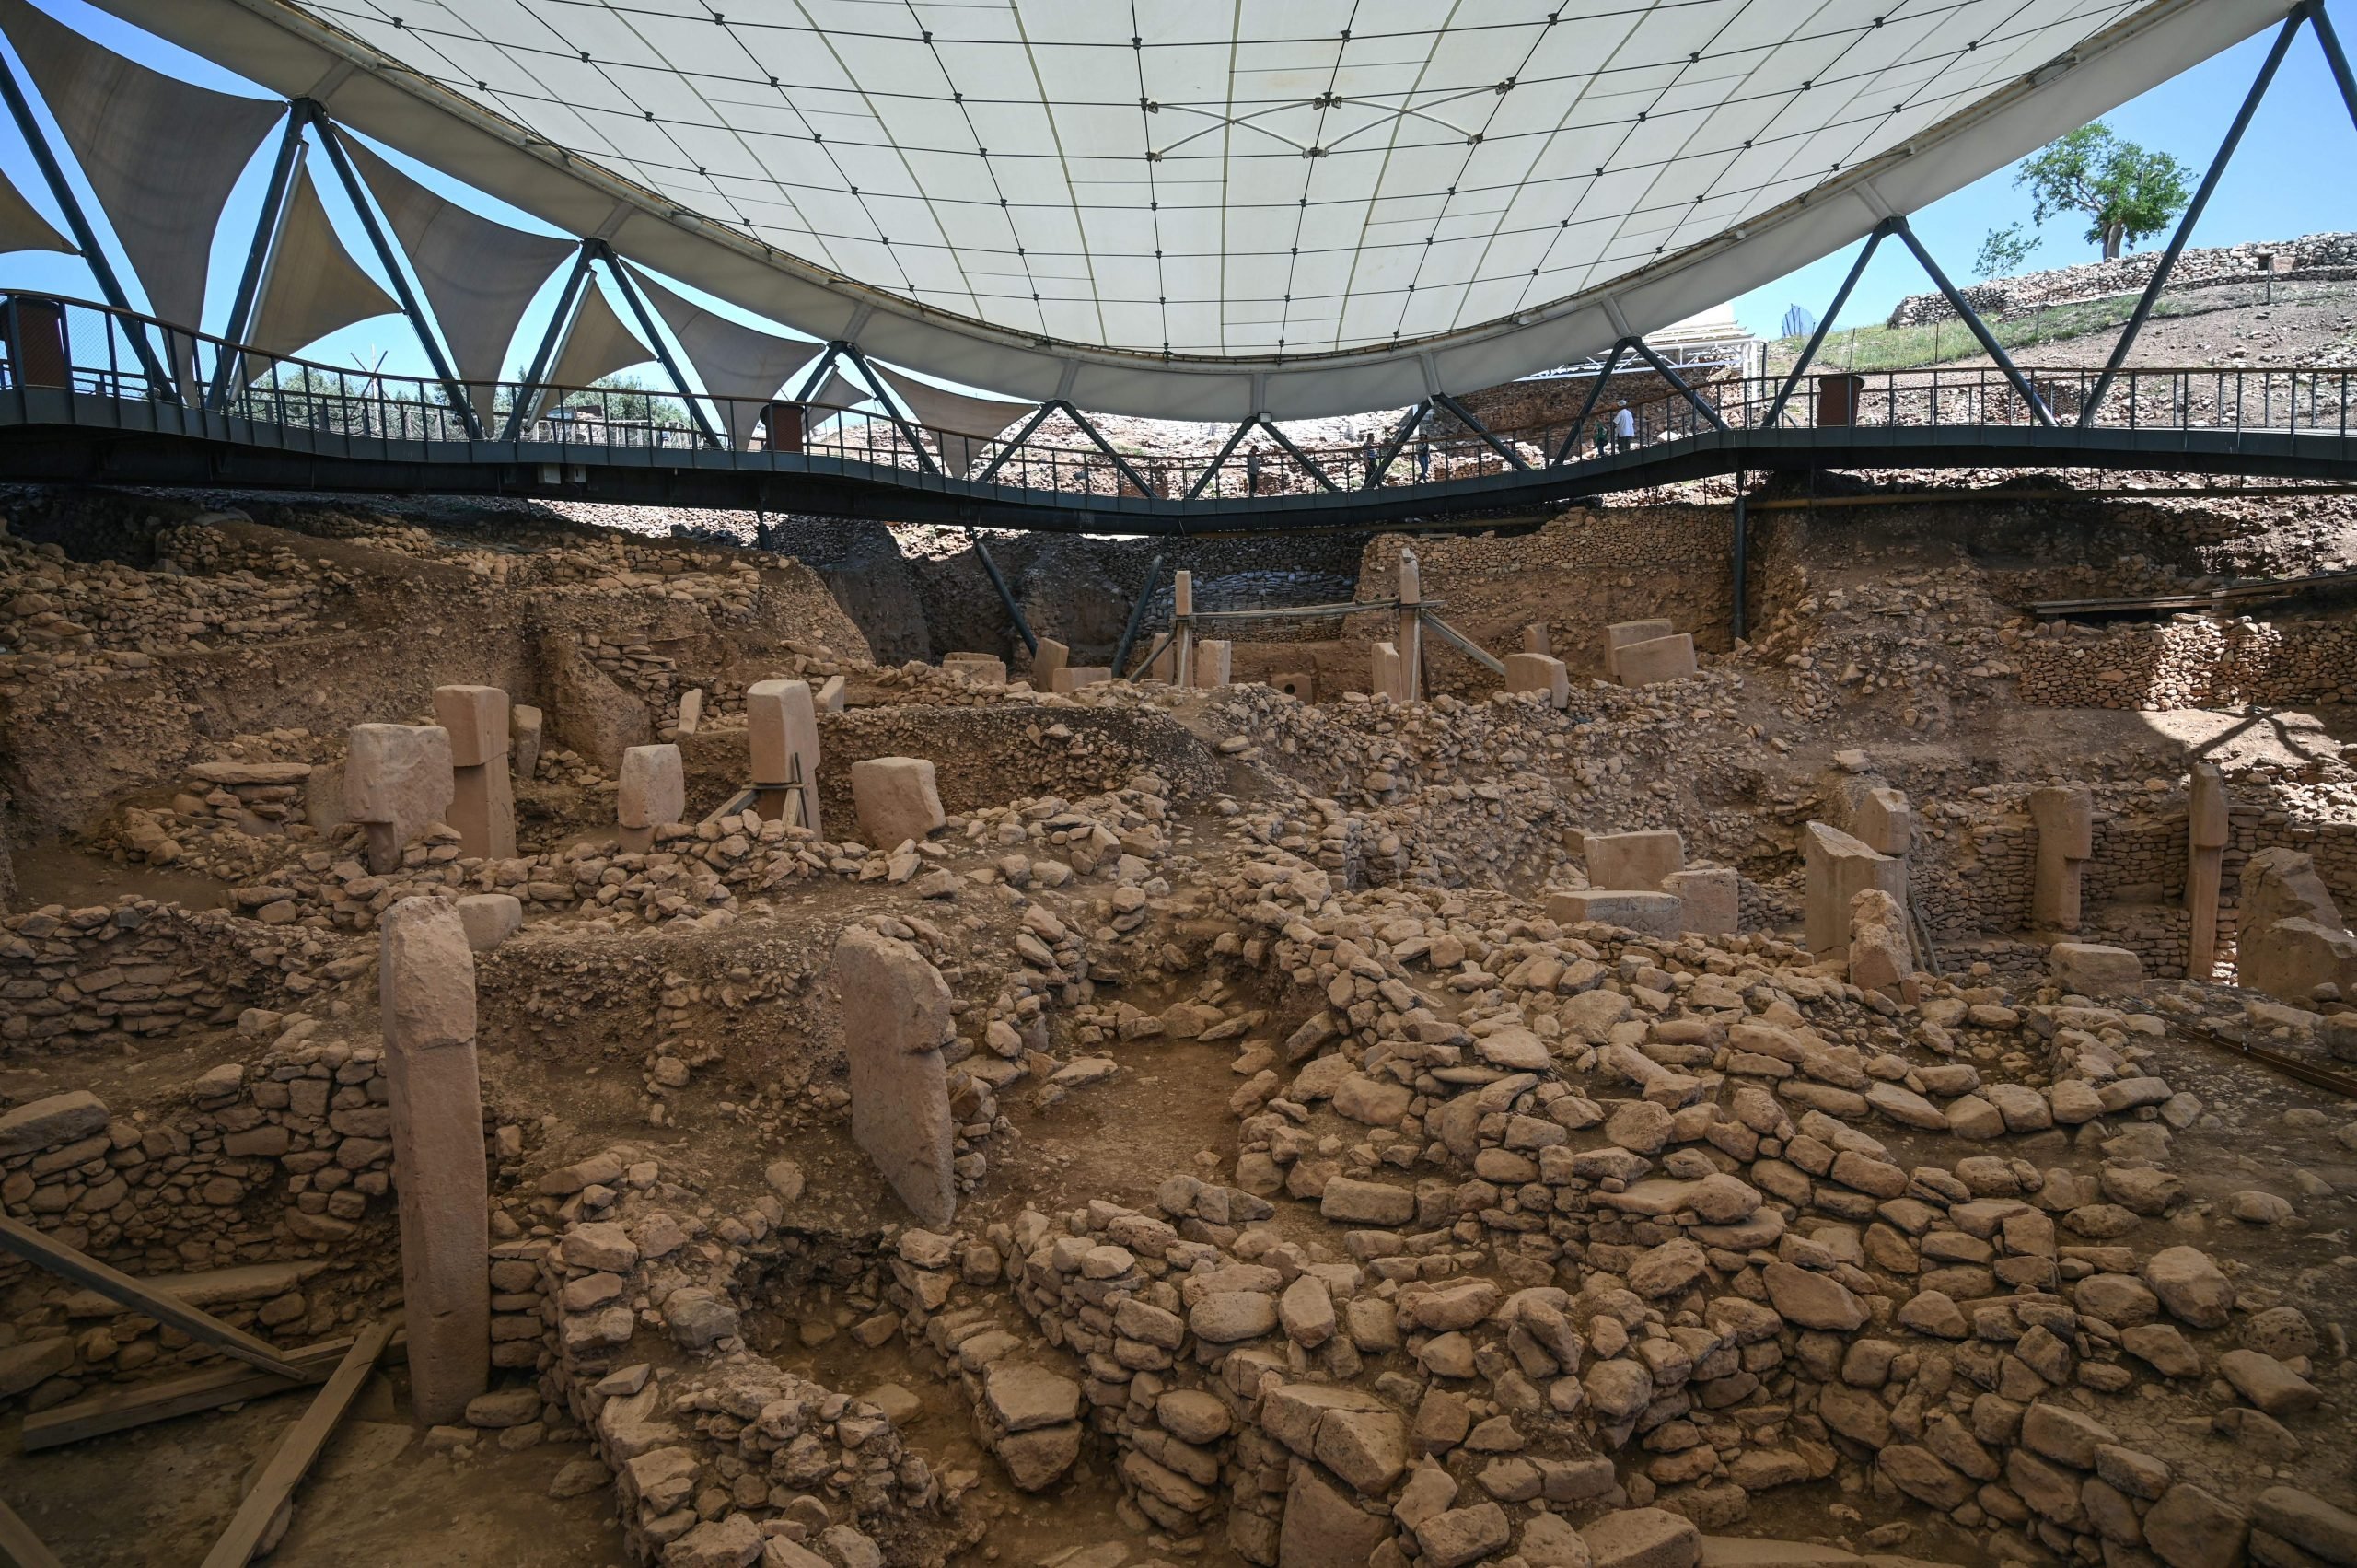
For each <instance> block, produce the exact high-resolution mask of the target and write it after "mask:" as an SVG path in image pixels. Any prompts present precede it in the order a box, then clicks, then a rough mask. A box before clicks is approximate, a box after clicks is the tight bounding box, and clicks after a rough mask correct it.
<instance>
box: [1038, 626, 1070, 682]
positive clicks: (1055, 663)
mask: <svg viewBox="0 0 2357 1568" xmlns="http://www.w3.org/2000/svg"><path fill="white" fill-rule="evenodd" d="M1070 663H1072V650H1071V649H1070V648H1068V647H1066V646H1065V645H1063V644H1062V643H1059V642H1057V641H1056V640H1055V639H1054V638H1053V637H1042V638H1040V639H1039V650H1038V651H1037V652H1035V653H1034V654H1032V656H1031V689H1032V690H1033V691H1054V690H1055V689H1056V685H1055V682H1056V671H1058V670H1060V669H1062V668H1064V667H1065V666H1066V665H1068V664H1070Z"/></svg>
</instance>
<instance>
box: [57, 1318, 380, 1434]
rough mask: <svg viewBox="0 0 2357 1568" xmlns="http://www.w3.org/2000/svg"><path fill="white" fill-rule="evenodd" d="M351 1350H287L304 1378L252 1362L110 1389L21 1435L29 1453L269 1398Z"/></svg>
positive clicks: (347, 1342)
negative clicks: (261, 1369) (258, 1368)
mask: <svg viewBox="0 0 2357 1568" xmlns="http://www.w3.org/2000/svg"><path fill="white" fill-rule="evenodd" d="M351 1348H352V1340H351V1338H350V1337H349V1336H346V1337H344V1338H343V1339H335V1340H324V1341H322V1342H319V1343H318V1344H315V1345H306V1346H304V1347H303V1348H302V1349H301V1350H296V1351H289V1352H287V1359H288V1360H290V1361H292V1362H294V1363H295V1364H296V1366H297V1367H298V1368H299V1369H300V1370H301V1371H302V1374H303V1376H302V1379H301V1381H299V1382H297V1381H291V1380H289V1379H287V1378H284V1377H281V1376H278V1375H277V1374H276V1373H273V1372H257V1371H256V1370H254V1369H253V1368H252V1367H250V1366H246V1365H228V1366H207V1367H203V1368H201V1369H199V1370H197V1371H194V1372H190V1373H184V1374H182V1375H181V1376H177V1377H167V1378H164V1379H162V1380H160V1381H158V1382H154V1383H141V1384H136V1385H134V1386H133V1387H130V1388H107V1389H102V1390H101V1391H99V1392H98V1393H95V1394H90V1395H87V1396H86V1397H84V1398H82V1399H78V1400H72V1401H70V1402H68V1403H65V1404H62V1405H52V1406H51V1407H50V1408H49V1409H47V1410H45V1411H35V1412H34V1413H32V1414H31V1415H29V1416H27V1417H25V1421H24V1427H23V1430H22V1433H21V1434H20V1436H19V1438H18V1441H19V1443H20V1444H21V1446H23V1448H24V1450H25V1452H26V1453H28V1454H31V1453H38V1452H39V1451H41V1449H43V1448H55V1447H58V1446H62V1445H64V1444H67V1443H79V1442H81V1441H82V1440H83V1439H84V1438H86V1437H103V1436H105V1435H106V1434H108V1433H110V1432H125V1431H128V1430H130V1429H131V1428H132V1427H134V1426H145V1425H146V1424H147V1423H149V1422H154V1421H169V1420H171V1419H172V1418H173V1417H174V1416H180V1415H193V1414H195V1413H196V1412H197V1411H210V1410H219V1409H220V1408H221V1407H222V1406H223V1405H234V1404H237V1403H238V1402H239V1401H241V1400H260V1399H267V1398H268V1397H269V1396H271V1395H273V1394H284V1393H289V1392H291V1391H293V1390H294V1389H296V1388H318V1387H319V1385H320V1384H322V1383H324V1382H326V1381H327V1380H328V1377H329V1375H330V1374H331V1373H333V1372H334V1371H335V1369H336V1364H337V1363H338V1362H341V1361H342V1360H343V1355H344V1353H345V1352H346V1351H348V1350H350V1349H351ZM408 1350H409V1336H408V1335H407V1334H402V1333H397V1334H395V1335H394V1336H393V1342H392V1347H391V1348H390V1349H389V1350H388V1351H386V1353H384V1355H383V1356H382V1357H381V1358H379V1364H380V1365H388V1366H391V1365H400V1364H401V1362H402V1361H403V1360H405V1359H407V1353H408Z"/></svg>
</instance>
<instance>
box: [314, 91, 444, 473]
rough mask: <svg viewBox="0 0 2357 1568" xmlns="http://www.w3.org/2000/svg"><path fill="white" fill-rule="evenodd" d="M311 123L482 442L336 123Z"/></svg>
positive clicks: (404, 308) (431, 357) (428, 351)
mask: <svg viewBox="0 0 2357 1568" xmlns="http://www.w3.org/2000/svg"><path fill="white" fill-rule="evenodd" d="M315 123H317V124H318V126H319V146H320V148H321V150H323V151H324V152H326V154H327V155H328V162H329V164H330V165H331V166H332V167H333V168H334V169H335V177H336V180H337V182H338V183H339V184H341V185H342V186H343V193H344V196H345V198H346V199H347V200H349V201H350V202H351V203H352V210H353V211H354V212H355V213H357V214H358V215H360V226H361V227H362V228H363V229H364V230H366V232H367V235H368V243H369V245H370V247H371V248H372V249H374V250H376V252H377V264H378V265H379V266H381V267H383V268H384V269H385V276H386V278H387V280H388V281H389V282H390V283H391V284H392V285H393V297H394V298H395V299H396V300H399V301H400V302H401V314H402V315H404V316H406V317H408V318H409V324H410V330H411V331H414V332H415V333H416V334H417V341H418V343H419V344H420V345H421V346H422V347H424V350H425V357H426V359H427V360H428V361H430V362H431V363H432V365H433V366H434V375H435V379H437V380H439V381H440V382H441V383H442V389H443V390H444V391H445V392H446V393H447V394H448V395H449V399H450V408H451V412H454V413H456V414H457V415H458V416H459V423H460V424H463V425H465V426H466V427H467V434H468V435H470V436H473V437H474V438H475V439H476V440H478V441H480V440H482V435H483V430H482V420H480V419H478V418H477V417H476V416H475V405H474V400H473V399H471V398H470V397H468V396H467V389H466V388H465V387H463V386H461V385H460V384H459V377H458V376H457V375H456V374H455V373H454V372H453V371H452V370H451V368H450V361H449V358H448V356H447V355H446V354H444V353H443V352H442V341H441V340H440V339H439V338H437V337H435V335H434V329H433V328H432V327H431V326H430V325H428V324H427V322H426V319H425V310H424V307H422V306H420V305H419V304H418V302H417V292H416V291H415V290H414V289H412V288H411V287H410V286H409V274H408V273H404V272H403V271H401V253H400V252H399V251H397V250H394V249H393V242H392V238H391V237H390V236H389V235H388V234H386V232H385V226H384V225H383V224H381V223H379V222H377V209H376V207H375V206H374V205H372V204H371V203H370V202H369V199H368V188H367V187H366V185H363V184H362V183H361V182H360V176H359V175H358V174H357V173H355V172H354V170H353V167H352V160H351V159H350V158H348V157H345V156H344V152H343V134H342V133H341V132H340V131H338V129H337V128H336V123H335V122H334V121H332V120H330V119H329V118H328V117H327V116H326V115H324V114H321V115H318V116H316V117H315Z"/></svg>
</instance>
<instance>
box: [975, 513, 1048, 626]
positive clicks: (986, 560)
mask: <svg viewBox="0 0 2357 1568" xmlns="http://www.w3.org/2000/svg"><path fill="white" fill-rule="evenodd" d="M966 542H967V543H968V544H970V545H972V546H973V547H974V554H975V555H976V556H977V557H979V558H980V559H981V563H982V570H983V571H984V572H987V573H988V574H990V579H991V587H994V588H996V589H997V590H998V601H999V603H1001V604H1003V605H1004V606H1006V618H1007V619H1008V620H1009V621H1014V622H1015V634H1016V636H1018V637H1020V638H1022V639H1023V648H1024V651H1025V652H1026V653H1030V654H1037V653H1038V652H1039V638H1037V637H1035V636H1033V635H1032V634H1031V623H1030V622H1029V621H1026V620H1024V619H1023V607H1022V606H1021V605H1019V604H1016V602H1015V592H1014V590H1013V589H1011V588H1009V587H1007V586H1006V578H1005V577H1004V575H1002V574H1001V573H1000V572H999V569H998V563H997V562H995V561H993V560H992V559H991V552H990V551H989V549H988V548H987V547H986V546H985V545H984V544H983V543H982V536H981V535H980V534H978V533H976V532H975V531H974V525H973V524H971V523H969V524H967V525H966Z"/></svg>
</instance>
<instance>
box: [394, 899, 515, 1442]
mask: <svg viewBox="0 0 2357 1568" xmlns="http://www.w3.org/2000/svg"><path fill="white" fill-rule="evenodd" d="M377 1010H378V1013H379V1015H380V1018H381V1024H382V1028H383V1031H384V1041H385V1086H386V1089H387V1091H388V1093H387V1097H386V1101H387V1109H389V1111H390V1112H391V1120H392V1144H393V1180H394V1183H395V1185H396V1186H397V1188H398V1189H399V1191H400V1194H401V1296H402V1302H403V1306H404V1308H405V1312H406V1316H407V1319H408V1328H409V1381H410V1408H411V1411H412V1413H413V1415H414V1416H415V1418H416V1419H417V1420H418V1421H419V1422H421V1423H425V1424H429V1425H438V1424H441V1423H447V1422H454V1421H457V1420H458V1419H459V1417H460V1416H461V1415H462V1414H463V1413H464V1412H465V1411H466V1408H467V1401H468V1400H471V1399H473V1398H474V1397H475V1396H476V1395H478V1394H480V1393H482V1391H483V1389H484V1388H486V1387H487V1386H488V1385H489V1383H490V1381H491V1256H490V1254H491V1226H490V1222H489V1216H488V1214H487V1212H486V1205H487V1203H488V1202H489V1196H488V1181H489V1176H488V1172H487V1168H486V1165H485V1161H484V1158H483V1147H482V1086H481V1084H480V1082H479V1081H478V1079H477V1076H476V1072H475V962H474V954H473V953H472V951H471V950H470V948H469V946H468V942H467V927H466V923H465V921H464V920H463V919H462V918H461V917H460V916H459V911H458V908H457V906H456V905H454V904H450V903H447V902H444V901H443V900H439V899H424V898H419V899H403V900H401V901H400V902H399V903H396V904H395V905H393V907H392V908H391V909H389V910H388V911H386V912H385V918H384V923H383V929H382V933H381V935H380V938H379V952H378V958H377Z"/></svg>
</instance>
